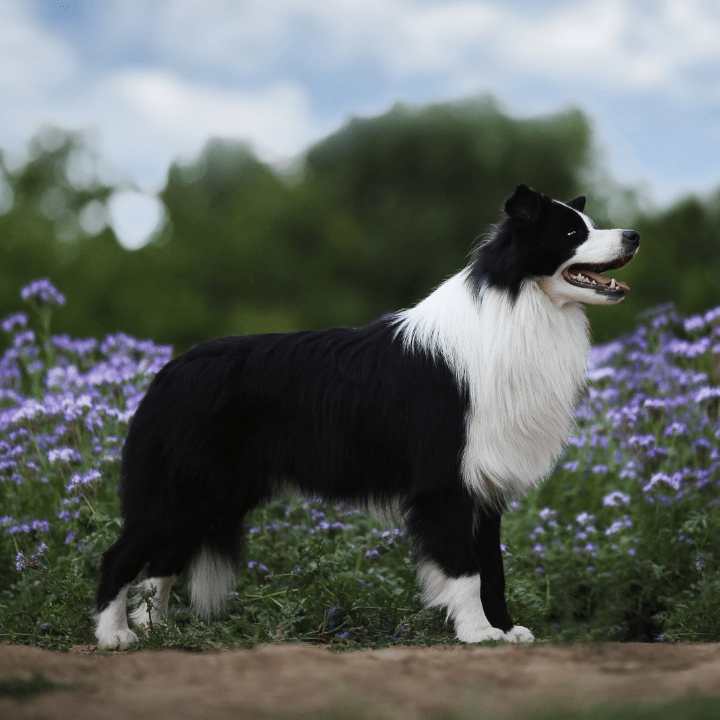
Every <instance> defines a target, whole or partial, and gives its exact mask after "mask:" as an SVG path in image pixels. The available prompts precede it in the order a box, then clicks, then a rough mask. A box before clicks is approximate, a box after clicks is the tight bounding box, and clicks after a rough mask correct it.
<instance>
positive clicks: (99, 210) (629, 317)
mask: <svg viewBox="0 0 720 720" xmlns="http://www.w3.org/2000/svg"><path fill="white" fill-rule="evenodd" d="M30 157H31V160H30V161H29V162H28V163H27V164H26V165H25V166H24V167H22V168H20V169H18V170H15V171H13V172H8V171H7V170H6V169H4V166H3V163H2V157H1V156H0V317H4V316H6V315H8V314H9V313H10V312H13V311H15V310H17V309H19V308H20V307H21V301H20V299H19V294H18V291H19V289H20V287H21V286H22V285H24V284H25V283H27V282H28V281H29V280H31V279H33V278H36V277H43V276H47V277H50V278H51V279H52V280H53V282H54V283H55V284H56V285H57V286H58V287H59V288H60V290H62V291H63V292H65V293H66V295H67V296H68V304H67V306H66V307H65V308H64V309H63V310H62V312H60V313H57V318H56V321H55V325H54V328H53V330H54V331H55V332H69V333H71V334H73V335H76V336H83V335H95V336H102V335H104V334H106V333H108V332H115V331H119V330H122V331H125V332H128V333H131V334H133V335H136V336H139V337H151V338H153V339H155V340H156V341H158V342H169V343H173V344H174V345H175V346H176V348H177V349H178V350H181V349H185V348H186V347H188V346H189V345H190V344H192V343H194V342H197V341H200V340H203V339H206V338H209V337H213V336H216V335H222V334H233V333H252V332H269V331H285V330H292V329H300V328H313V327H315V328H318V327H329V326H332V325H356V324H361V323H364V322H367V321H369V320H371V319H372V318H374V317H377V316H379V315H381V314H383V313H386V312H391V311H394V310H397V309H400V308H402V307H406V306H408V305H410V304H412V303H414V302H416V301H418V300H420V299H422V298H423V297H424V296H425V295H427V294H428V292H430V291H431V290H432V288H433V287H436V286H437V285H438V284H440V283H441V282H442V281H443V280H444V279H445V278H446V277H448V276H449V275H450V274H452V273H454V272H456V271H457V270H459V269H460V268H462V267H463V265H464V264H465V262H466V260H467V256H468V253H469V251H470V250H471V248H472V246H473V244H474V243H475V242H476V241H477V239H478V236H479V235H480V234H481V233H482V232H483V231H484V229H485V228H486V227H487V226H488V225H489V224H491V223H493V222H496V221H497V220H498V219H499V217H500V215H501V208H502V204H503V201H504V199H505V198H506V197H507V196H508V195H510V194H511V193H512V191H513V190H514V188H515V186H516V185H517V184H518V183H519V182H525V183H528V184H530V185H531V186H533V187H535V188H537V189H538V190H541V191H543V192H545V193H547V194H549V195H552V196H553V197H556V198H559V199H565V200H567V199H570V198H572V197H574V196H575V195H578V194H580V193H584V194H586V195H588V212H589V214H590V215H591V216H592V217H593V218H594V219H595V220H596V221H597V223H598V225H600V226H606V227H607V226H618V225H619V226H622V227H631V228H634V229H637V230H639V231H640V233H641V235H642V238H643V239H642V245H641V252H640V254H639V256H638V259H637V260H635V261H634V262H633V263H631V264H630V265H629V266H628V268H627V269H624V270H622V271H619V272H618V273H617V277H619V278H620V279H624V280H626V281H628V282H629V284H630V285H631V287H632V291H631V293H630V295H629V297H628V299H627V300H626V302H625V303H623V305H621V306H619V307H617V308H606V307H600V308H590V309H589V313H590V316H591V321H592V326H593V331H594V335H595V337H596V339H597V340H606V339H609V338H610V337H613V336H616V335H617V334H618V333H619V332H621V331H623V330H627V329H630V328H631V327H632V326H633V325H634V323H635V319H636V315H637V313H638V312H639V311H640V310H642V309H645V308H647V307H649V306H651V305H654V304H657V303H659V302H666V301H668V300H674V301H675V302H676V303H677V304H678V305H679V307H680V308H681V310H684V311H686V312H693V311H702V310H704V309H706V308H707V307H709V306H710V305H715V304H718V303H720V292H719V291H720V283H719V281H718V278H719V277H720V272H718V270H719V268H718V265H719V264H720V253H719V252H718V249H719V245H720V194H718V195H717V196H716V197H714V198H712V199H710V200H708V201H701V200H699V199H697V198H688V199H685V200H683V201H681V202H679V203H677V204H676V205H674V206H673V207H671V208H668V209H666V210H663V211H661V212H651V211H645V212H643V213H640V212H638V210H637V208H638V203H637V201H636V198H635V194H634V193H633V192H632V191H631V190H627V189H624V188H619V187H617V186H616V185H614V184H613V183H612V181H611V180H610V179H609V178H607V177H605V178H602V175H601V174H600V172H599V162H598V157H597V152H596V151H595V149H594V147H593V144H592V133H591V130H590V125H589V122H588V120H587V119H586V118H585V117H584V116H583V115H582V114H581V113H580V112H578V111H568V112H564V113H560V114H557V115H552V116H548V117H543V118H533V119H526V120H517V119H513V118H510V117H508V116H507V115H505V114H504V113H503V112H501V110H500V109H499V108H498V107H497V105H496V104H495V103H493V101H492V100H489V99H481V100H476V101H472V102H466V103H454V104H447V105H436V106H429V107H425V108H421V109H410V108H408V107H404V106H402V105H398V106H396V107H394V108H393V109H392V110H391V111H390V112H388V113H386V114H385V115H382V116H380V117H376V118H371V119H354V120H351V121H350V122H348V123H347V124H346V125H345V126H344V127H343V128H342V129H341V130H339V131H338V132H337V133H334V134H333V135H331V136H330V137H328V138H326V139H325V140H323V141H322V142H320V143H318V144H317V145H315V146H314V147H312V148H311V149H310V150H309V151H308V152H307V154H306V156H305V158H304V163H303V165H302V166H301V168H300V169H299V170H298V171H296V172H295V173H294V174H290V175H282V174H279V173H278V172H276V171H274V170H272V169H271V168H270V167H268V166H267V165H265V164H263V163H262V162H260V161H259V160H258V159H257V158H256V157H255V156H254V155H253V154H252V153H251V152H250V151H249V150H248V149H247V147H245V146H244V145H242V144H239V143H232V142H224V141H219V140H214V141H211V142H209V143H208V144H207V146H206V147H205V148H204V149H203V151H202V152H201V153H200V155H199V156H198V158H197V159H196V160H195V162H193V163H192V164H190V165H179V164H175V165H173V166H172V167H171V169H170V171H169V174H168V180H167V185H166V187H165V189H164V190H163V192H162V193H161V199H162V200H163V202H164V203H165V206H166V208H167V220H168V221H167V225H166V227H165V228H164V229H162V230H161V231H160V232H159V233H158V234H157V235H156V237H155V238H154V239H153V240H152V241H151V242H150V243H149V244H148V245H147V246H146V247H144V248H142V249H140V250H137V251H127V250H125V249H123V248H122V247H120V246H119V245H118V243H117V240H116V238H115V236H114V233H113V231H112V229H111V228H110V227H109V226H108V225H107V224H106V221H105V214H106V204H107V201H108V199H109V198H110V196H111V195H112V193H113V192H115V191H116V190H118V189H122V188H116V187H111V186H110V185H108V184H106V183H103V182H101V181H100V180H98V174H97V172H96V171H95V169H94V167H95V164H97V158H96V157H95V156H94V154H93V153H92V151H91V150H90V149H88V147H87V146H86V144H85V140H84V138H83V136H82V135H80V134H77V133H64V132H61V131H58V130H55V129H52V128H45V129H43V130H42V131H41V132H40V133H39V134H38V136H37V137H36V138H35V139H34V140H33V141H32V143H31V147H30ZM593 178H594V179H593ZM618 209H619V210H618ZM613 274H615V273H613Z"/></svg>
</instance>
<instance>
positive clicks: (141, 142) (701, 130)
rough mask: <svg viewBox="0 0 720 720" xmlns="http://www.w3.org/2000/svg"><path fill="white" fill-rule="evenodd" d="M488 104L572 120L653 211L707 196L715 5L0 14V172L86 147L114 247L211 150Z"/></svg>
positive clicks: (84, 5) (273, 4) (713, 128)
mask: <svg viewBox="0 0 720 720" xmlns="http://www.w3.org/2000/svg"><path fill="white" fill-rule="evenodd" d="M487 94H491V95H492V96H494V97H495V99H496V100H497V101H498V102H499V104H500V106H501V108H502V109H503V110H504V111H505V112H507V113H509V114H510V115H512V116H514V117H533V116H538V115H545V114H549V113H555V112H559V111H563V110H566V109H568V108H570V107H577V108H580V109H581V110H582V111H583V112H585V113H586V115H587V116H588V117H589V119H590V120H591V123H592V126H593V129H594V131H595V140H596V143H597V145H598V148H599V151H600V153H601V156H602V158H603V162H604V164H605V166H606V167H607V169H608V171H609V173H610V175H611V176H612V177H613V178H614V179H615V180H616V181H618V182H620V183H622V184H626V185H630V186H632V187H635V188H640V189H642V190H643V192H644V194H645V195H646V196H647V197H649V198H651V199H652V201H653V202H654V203H656V204H658V205H666V204H669V203H671V202H673V201H674V200H676V199H678V198H679V197H681V196H683V195H686V194H689V193H697V194H700V195H703V194H707V193H709V192H711V191H712V190H714V189H716V188H717V187H719V186H720V2H719V1H718V0H602V2H598V0H545V1H544V2H542V3H540V2H536V1H535V0H340V1H338V2H332V0H92V1H90V0H61V1H59V2H58V1H57V0H0V98H2V102H1V103H0V148H1V149H2V150H3V151H4V153H5V156H6V160H7V164H8V165H9V166H10V167H12V166H13V163H14V164H15V165H19V164H21V163H22V162H23V161H24V160H26V159H27V147H28V140H29V139H30V138H31V137H32V136H34V135H36V134H37V133H38V131H39V130H40V128H42V127H48V126H57V127H60V128H63V129H67V130H82V131H83V132H85V133H86V134H87V137H88V139H89V142H90V143H91V145H92V146H93V147H94V148H95V149H96V151H97V155H98V157H99V158H100V160H101V162H100V169H101V171H102V173H104V176H105V177H107V178H108V179H111V180H113V181H117V182H125V183H126V184H127V187H128V190H126V191H125V192H124V193H118V195H117V196H116V197H115V198H114V200H113V202H112V203H111V204H110V218H109V220H110V222H111V223H112V224H113V226H114V228H115V229H116V232H118V235H119V237H120V240H121V241H122V242H123V243H124V244H125V245H126V246H128V247H132V246H138V245H141V244H142V243H143V242H144V241H145V240H146V239H147V237H148V235H149V232H150V231H149V230H148V229H147V228H148V227H149V226H151V225H153V224H157V223H159V222H161V216H162V209H161V208H160V207H159V206H158V205H157V201H156V200H155V199H154V193H156V192H157V191H159V190H160V189H161V188H162V187H163V186H164V184H165V180H166V177H167V170H168V167H169V166H170V164H171V163H172V162H174V161H178V160H179V161H181V162H191V161H192V160H193V159H194V158H195V157H196V156H197V155H198V153H199V152H200V150H201V149H202V147H203V146H204V144H205V143H206V141H207V140H208V139H209V138H211V137H222V138H228V139H235V140H240V141H243V142H246V143H248V145H249V146H250V147H251V148H252V149H253V150H254V152H255V153H256V154H257V155H258V156H259V157H260V158H261V159H262V160H264V161H267V162H270V163H273V164H275V165H276V166H278V167H281V168H282V167H288V166H292V163H293V161H294V160H296V159H297V158H298V157H299V156H300V155H301V154H302V152H303V151H304V150H306V149H307V148H308V147H309V146H310V145H311V144H313V143H314V142H316V141H318V140H320V139H322V138H323V137H326V136H327V135H328V134H330V133H332V132H333V131H335V130H337V129H338V128H340V127H342V125H343V124H344V123H345V122H347V120H348V119H349V118H350V117H353V116H360V117H370V116H374V115H378V114H381V113H384V112H386V111H387V110H388V109H390V108H391V107H392V105H393V104H395V103H396V102H403V103H407V104H410V105H413V106H421V105H424V104H427V103H436V102H444V101H454V100H460V99H464V98H472V97H479V96H483V95H487ZM46 135H47V136H48V138H49V139H48V142H49V143H51V142H52V133H46ZM77 171H78V174H79V176H81V175H82V173H83V168H82V167H79V168H78V169H77ZM0 185H1V183H0ZM130 188H134V190H131V189H130ZM1 189H2V188H1V187H0V190H1ZM0 195H2V192H0ZM0 199H1V198H0ZM1 205H2V203H1V202H0V206H1ZM0 209H1V208H0ZM97 225H98V223H96V226H97ZM100 225H101V223H100Z"/></svg>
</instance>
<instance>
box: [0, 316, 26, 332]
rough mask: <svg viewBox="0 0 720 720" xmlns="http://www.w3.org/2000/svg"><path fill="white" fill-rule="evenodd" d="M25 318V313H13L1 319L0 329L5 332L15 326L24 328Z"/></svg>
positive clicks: (10, 330)
mask: <svg viewBox="0 0 720 720" xmlns="http://www.w3.org/2000/svg"><path fill="white" fill-rule="evenodd" d="M27 320H28V319H27V315H26V314H25V313H15V314H14V315H10V316H9V317H6V318H5V319H4V320H3V322H2V329H3V330H4V331H5V332H6V333H11V332H12V331H13V330H14V329H15V328H16V327H21V328H24V327H25V326H26V325H27Z"/></svg>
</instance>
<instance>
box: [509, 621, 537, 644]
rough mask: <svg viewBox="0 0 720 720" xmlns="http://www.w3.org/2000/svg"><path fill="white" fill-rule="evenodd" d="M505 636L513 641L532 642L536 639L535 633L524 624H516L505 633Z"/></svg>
mask: <svg viewBox="0 0 720 720" xmlns="http://www.w3.org/2000/svg"><path fill="white" fill-rule="evenodd" d="M504 638H505V640H507V641H508V642H511V643H531V642H534V641H535V637H534V636H533V634H532V633H531V632H530V631H529V630H528V629H527V628H526V627H523V626H522V625H515V626H514V627H512V628H510V630H508V631H507V632H506V633H504Z"/></svg>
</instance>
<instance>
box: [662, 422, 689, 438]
mask: <svg viewBox="0 0 720 720" xmlns="http://www.w3.org/2000/svg"><path fill="white" fill-rule="evenodd" d="M687 430H688V427H687V425H686V424H685V423H684V422H673V423H670V425H668V426H667V428H666V429H665V437H673V436H677V435H687Z"/></svg>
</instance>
